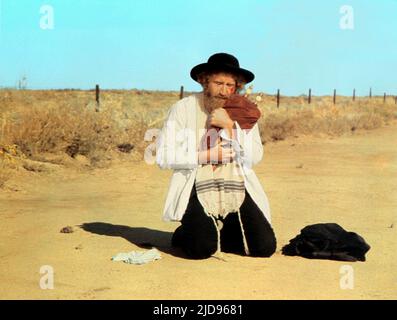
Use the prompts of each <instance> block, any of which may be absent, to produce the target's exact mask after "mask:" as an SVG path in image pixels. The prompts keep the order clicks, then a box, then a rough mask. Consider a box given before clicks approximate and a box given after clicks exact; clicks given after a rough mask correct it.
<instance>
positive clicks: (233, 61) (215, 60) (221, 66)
mask: <svg viewBox="0 0 397 320" xmlns="http://www.w3.org/2000/svg"><path fill="white" fill-rule="evenodd" d="M204 71H207V72H208V71H209V72H211V71H217V72H221V71H223V72H229V73H231V74H235V75H240V76H242V77H243V78H244V81H245V83H249V82H251V81H252V80H254V79H255V75H254V74H253V73H252V72H251V71H248V70H246V69H243V68H240V64H239V62H238V60H237V58H236V57H234V56H232V55H231V54H228V53H215V54H214V55H212V56H211V57H209V59H208V61H207V62H206V63H201V64H199V65H197V66H195V67H194V68H193V69H192V70H191V71H190V76H191V77H192V79H193V80H194V81H198V79H197V76H198V75H199V74H200V73H202V72H204Z"/></svg>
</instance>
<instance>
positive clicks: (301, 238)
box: [282, 223, 370, 261]
mask: <svg viewBox="0 0 397 320" xmlns="http://www.w3.org/2000/svg"><path fill="white" fill-rule="evenodd" d="M369 249H370V246H369V245H368V244H367V243H366V242H365V240H364V239H363V238H362V237H361V236H359V235H358V234H356V233H354V232H348V231H346V230H344V229H343V228H342V227H341V226H340V225H338V224H336V223H319V224H313V225H309V226H307V227H305V228H303V229H302V230H301V233H300V234H299V235H297V236H296V237H295V238H294V239H292V240H290V242H289V244H287V245H285V246H284V247H283V248H282V253H283V254H284V255H287V256H302V257H305V258H310V259H330V260H342V261H357V260H358V261H365V254H366V253H367V251H368V250H369Z"/></svg>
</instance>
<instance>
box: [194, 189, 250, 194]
mask: <svg viewBox="0 0 397 320" xmlns="http://www.w3.org/2000/svg"><path fill="white" fill-rule="evenodd" d="M210 191H224V192H225V193H232V192H233V193H245V190H233V189H227V190H219V189H217V188H209V189H204V190H200V191H197V193H199V194H202V193H206V192H210Z"/></svg>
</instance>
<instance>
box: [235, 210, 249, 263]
mask: <svg viewBox="0 0 397 320" xmlns="http://www.w3.org/2000/svg"><path fill="white" fill-rule="evenodd" d="M237 215H238V220H239V222H240V228H241V233H242V234H243V243H244V251H245V254H246V255H247V256H249V255H250V251H249V249H248V244H247V239H246V238H245V232H244V226H243V222H242V221H241V214H240V209H238V212H237Z"/></svg>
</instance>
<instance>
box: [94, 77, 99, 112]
mask: <svg viewBox="0 0 397 320" xmlns="http://www.w3.org/2000/svg"><path fill="white" fill-rule="evenodd" d="M99 94H100V89H99V84H97V85H96V86H95V101H96V108H95V111H96V112H98V111H99Z"/></svg>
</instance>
